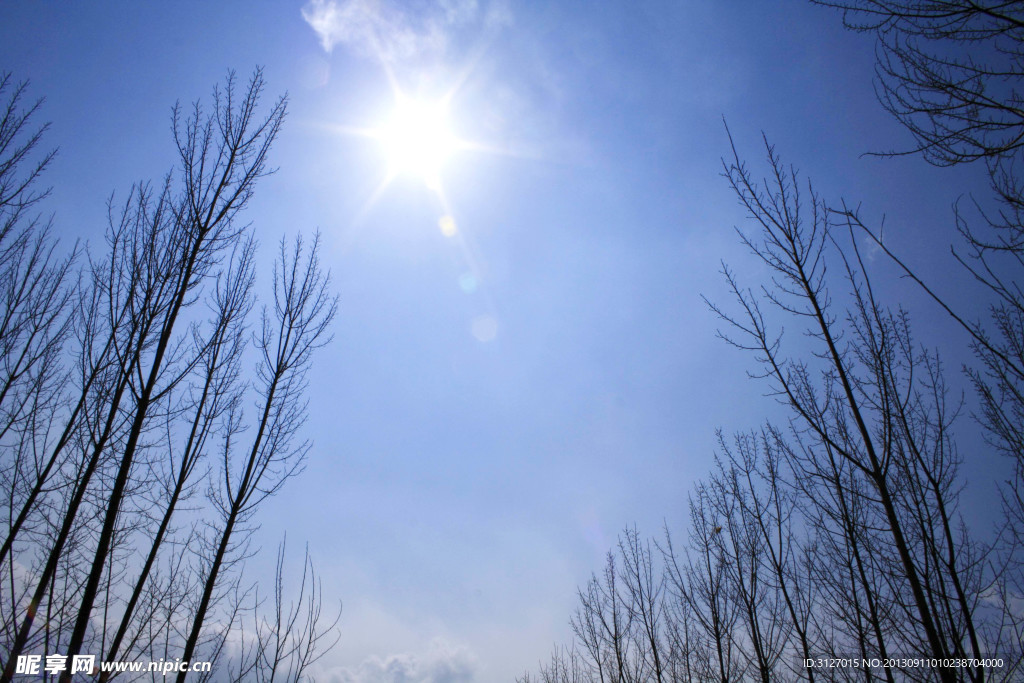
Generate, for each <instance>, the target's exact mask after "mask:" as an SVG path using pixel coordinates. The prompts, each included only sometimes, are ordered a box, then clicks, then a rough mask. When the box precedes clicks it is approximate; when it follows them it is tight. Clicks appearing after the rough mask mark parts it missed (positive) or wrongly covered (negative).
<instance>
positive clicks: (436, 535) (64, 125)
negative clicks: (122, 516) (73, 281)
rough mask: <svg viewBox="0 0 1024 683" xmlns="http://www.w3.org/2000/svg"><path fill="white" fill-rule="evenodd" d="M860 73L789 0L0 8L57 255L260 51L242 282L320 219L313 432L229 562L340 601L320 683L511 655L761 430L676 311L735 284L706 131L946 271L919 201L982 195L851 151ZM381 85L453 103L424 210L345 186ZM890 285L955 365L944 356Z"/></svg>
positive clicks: (934, 331) (683, 313) (380, 104)
mask: <svg viewBox="0 0 1024 683" xmlns="http://www.w3.org/2000/svg"><path fill="white" fill-rule="evenodd" d="M873 60H874V52H873V43H872V40H871V39H870V38H868V37H867V36H860V35H856V34H852V33H849V32H846V31H844V30H843V28H842V26H841V22H840V18H839V16H837V15H836V14H834V13H832V12H830V11H827V10H824V9H821V8H816V7H813V6H811V5H809V4H808V3H806V2H802V1H800V0H786V1H782V0H780V1H779V2H754V1H753V0H750V1H746V2H743V1H737V2H719V1H715V0H693V1H686V2H640V3H610V2H600V3H591V2H582V1H581V2H557V3H530V2H512V1H511V0H510V1H508V2H489V1H488V0H446V1H443V2H426V1H419V2H408V3H401V2H386V1H383V0H381V1H373V0H320V1H319V2H309V3H307V4H303V3H285V2H269V1H267V2H245V3H241V2H217V3H210V2H179V3H159V4H158V3H137V2H121V3H104V4H99V3H55V2H50V3H47V2H34V3H5V4H4V5H3V7H2V8H0V68H4V69H9V70H12V71H13V72H14V74H15V75H16V77H18V78H28V79H30V80H31V83H32V93H33V94H35V95H39V96H45V97H46V104H45V107H44V109H43V116H44V117H45V118H46V119H48V120H50V121H52V128H51V130H50V133H49V136H48V141H49V143H50V144H51V145H55V146H59V148H60V154H59V156H58V158H57V161H56V162H55V164H54V166H53V168H52V170H51V172H50V174H49V176H48V181H49V183H51V184H52V185H53V194H52V196H51V198H50V203H49V205H48V209H49V210H51V211H53V212H54V215H55V229H56V231H57V232H58V233H59V234H60V235H61V236H62V237H63V238H65V239H67V240H72V239H79V238H80V239H84V240H87V241H89V242H92V243H94V244H99V243H101V240H102V234H103V228H104V225H105V201H106V199H107V198H108V197H109V196H110V194H111V192H114V191H117V192H120V193H124V192H126V191H127V189H128V187H129V186H130V184H131V183H132V182H133V181H136V180H139V179H145V178H157V177H160V176H161V175H162V174H163V173H165V172H166V171H167V169H168V168H169V165H170V164H171V162H172V161H173V158H174V157H173V147H172V142H171V138H170V135H169V112H170V107H171V105H172V104H173V103H174V102H175V101H177V100H180V101H182V102H189V101H192V100H194V99H197V98H202V97H205V96H207V95H208V94H209V92H210V90H211V87H212V86H213V84H215V83H217V82H220V81H222V79H223V77H224V74H225V73H226V71H227V69H229V68H234V69H237V70H238V71H239V73H240V74H247V73H248V72H249V71H250V70H251V69H252V68H253V67H254V66H256V65H262V66H263V67H264V68H265V75H266V79H267V84H268V95H274V94H277V93H284V92H286V91H287V93H288V95H289V98H290V104H289V115H288V119H287V122H286V127H285V129H284V131H283V133H282V135H281V137H280V138H279V141H278V143H277V145H276V147H275V149H274V152H273V159H272V161H273V164H274V165H275V166H278V167H279V169H280V170H279V171H278V172H277V173H276V174H275V175H274V176H272V177H270V178H267V179H265V180H264V181H263V182H262V183H261V185H260V186H259V188H258V190H257V195H256V197H255V199H254V201H253V203H252V205H251V210H250V211H249V214H248V218H249V219H250V220H251V221H252V222H253V224H254V226H255V230H256V233H257V235H258V236H259V238H260V240H261V242H262V244H263V247H264V248H263V249H262V252H261V258H262V259H264V261H265V262H266V263H267V264H269V260H270V258H271V257H272V249H271V247H272V246H273V244H274V243H275V242H276V241H277V240H278V239H279V238H280V236H281V235H283V234H294V233H295V232H296V231H304V232H309V231H312V230H313V229H319V230H321V231H322V233H323V240H324V247H325V253H324V260H325V263H326V265H328V266H329V267H330V268H331V271H332V277H333V281H334V286H335V290H336V291H337V293H338V295H339V297H340V311H339V315H338V317H337V319H336V322H335V326H334V333H335V337H334V341H333V343H332V344H331V345H329V346H328V347H326V348H325V349H323V350H322V352H321V353H320V355H319V357H318V358H317V359H316V361H315V366H314V372H313V373H312V376H311V382H310V409H309V420H308V424H307V429H308V434H309V436H310V437H311V438H312V439H313V440H314V442H315V446H314V448H313V450H312V452H311V455H310V460H309V463H308V466H307V468H306V471H305V472H304V473H303V474H302V475H301V477H299V478H298V479H296V480H294V481H292V482H291V483H290V484H289V485H288V486H287V488H286V489H285V490H284V491H283V492H282V493H281V494H280V495H279V496H278V497H277V498H276V499H274V500H272V501H270V502H269V503H268V504H267V505H266V506H265V508H264V509H263V510H262V513H261V521H262V523H263V531H262V536H261V538H262V540H263V542H264V545H265V547H266V548H268V549H269V550H271V552H268V553H267V554H266V555H265V556H264V557H261V558H257V559H256V560H254V561H253V562H251V563H250V571H251V573H252V575H253V576H254V577H256V576H260V575H261V573H263V572H266V571H268V568H270V567H271V566H272V559H273V558H272V548H273V546H274V545H275V544H276V542H277V539H279V538H280V536H281V535H282V534H283V533H284V532H285V531H287V532H288V538H289V543H290V544H291V545H292V547H293V548H295V547H296V546H297V545H298V544H300V543H304V542H308V543H309V545H310V548H311V552H312V554H313V556H314V558H315V561H316V563H317V567H318V570H319V571H320V573H321V575H322V576H323V578H324V583H325V592H326V594H327V595H328V597H329V599H332V600H343V601H344V606H345V607H344V615H343V619H342V622H341V629H342V640H341V642H340V644H339V646H338V647H337V649H336V650H335V651H334V652H333V653H332V654H331V655H330V657H329V658H328V659H326V660H325V661H324V663H323V664H324V669H325V676H324V680H337V681H339V682H350V681H359V682H360V683H376V682H377V681H399V680H415V681H435V682H436V683H441V682H442V681H497V680H510V679H511V678H512V676H513V675H515V674H516V673H519V672H521V671H523V670H524V669H527V668H530V667H533V666H534V665H535V664H536V662H537V660H538V659H541V658H543V657H545V656H546V654H547V653H548V652H549V651H550V647H551V645H552V644H553V643H554V642H556V641H564V640H566V639H567V638H568V636H569V627H568V618H569V615H570V613H571V611H572V609H573V607H574V603H575V598H576V594H575V591H576V586H577V585H579V584H581V583H583V582H585V581H586V579H587V578H588V576H589V574H590V572H592V571H595V570H597V569H599V567H600V562H601V559H602V556H603V554H604V553H605V552H606V551H607V550H608V548H609V546H610V545H611V544H613V543H614V542H615V538H616V535H617V533H618V531H619V530H621V529H622V528H623V527H624V526H626V525H631V524H634V523H635V524H637V525H638V527H639V528H640V530H641V532H643V533H656V532H657V531H658V529H659V528H660V526H661V525H662V523H663V521H667V522H668V523H669V525H671V526H674V527H677V528H682V527H683V525H684V524H685V509H686V496H687V493H688V491H689V490H690V488H691V485H692V484H693V482H694V481H696V480H697V479H699V478H701V477H702V476H703V475H704V474H705V473H706V472H707V471H708V470H709V468H710V466H711V463H712V457H713V451H714V434H715V429H716V428H719V427H721V428H723V429H725V430H726V431H732V430H736V429H746V428H751V427H755V426H757V425H758V424H759V423H761V422H762V421H763V420H764V419H765V417H767V416H769V415H771V414H773V413H776V414H777V410H778V409H777V408H776V407H775V406H773V405H772V404H771V403H770V402H768V401H767V400H766V399H764V398H763V397H762V396H761V393H762V392H763V387H761V386H759V385H757V384H755V383H753V382H750V381H749V380H747V378H746V371H747V370H748V369H750V359H749V358H746V357H744V356H742V355H740V354H737V353H736V352H734V351H733V350H731V349H729V348H727V347H725V345H724V344H722V343H721V342H720V341H718V340H716V339H715V337H714V331H715V326H716V325H715V320H714V318H713V316H712V314H711V313H710V312H709V311H708V310H707V309H706V307H705V306H704V304H703V303H702V301H701V298H700V295H701V294H704V295H707V296H708V297H710V298H712V299H719V300H721V299H724V298H725V290H724V287H723V285H722V282H721V279H720V278H719V276H718V274H717V273H718V270H719V263H720V261H721V260H723V259H724V260H727V261H729V262H730V263H732V264H733V265H735V266H736V267H737V268H738V270H739V272H740V273H741V276H742V277H744V278H746V281H748V282H749V283H750V284H756V282H757V278H758V277H759V274H760V273H759V271H758V269H757V268H756V266H754V265H752V262H751V261H750V260H749V259H748V258H747V256H746V255H745V254H744V253H743V250H742V248H741V247H740V245H739V244H738V242H737V239H736V236H735V233H734V232H733V230H732V228H733V226H734V225H742V223H743V219H744V217H743V215H742V213H741V211H740V209H739V208H738V206H737V204H736V201H735V199H734V198H733V197H732V196H731V194H730V192H729V190H728V188H727V186H726V184H725V182H724V180H723V179H722V178H721V177H720V171H721V168H720V157H721V156H722V155H723V154H725V153H727V152H728V139H727V137H726V134H725V129H724V127H723V117H724V118H725V119H726V120H727V121H728V123H729V126H730V128H731V130H732V132H733V135H734V137H735V139H736V142H737V144H738V145H739V147H740V149H741V152H742V153H743V154H744V155H745V156H746V157H747V158H748V159H749V160H750V161H751V162H752V163H755V164H759V163H761V161H762V159H763V154H762V149H761V147H760V144H761V143H760V133H761V131H764V132H765V133H766V134H767V135H768V136H769V138H770V139H771V140H772V142H773V143H775V144H776V145H777V147H778V149H779V151H780V152H781V153H782V154H783V156H784V158H785V159H787V160H789V161H791V162H793V163H794V164H796V165H797V166H798V167H800V168H801V169H802V172H803V175H804V176H806V177H811V178H813V179H814V180H815V184H816V187H817V189H818V190H819V191H821V192H822V193H823V194H825V195H826V196H827V197H830V198H833V199H838V198H839V197H846V198H848V199H849V200H850V201H852V202H853V203H861V202H862V203H863V207H864V212H865V215H866V216H868V217H869V218H874V219H879V218H880V217H881V216H882V215H883V214H884V215H885V216H886V230H887V235H888V236H889V237H890V238H891V240H892V244H893V246H894V248H895V249H897V250H899V251H902V252H903V253H909V254H912V257H911V258H910V260H911V261H913V262H915V263H916V264H918V265H919V267H921V268H922V269H923V271H924V272H925V273H937V272H940V271H941V269H943V268H948V267H949V263H950V260H949V256H948V246H949V244H950V243H951V242H952V241H953V240H954V230H953V225H952V219H951V216H950V212H949V207H950V204H951V202H952V201H953V199H955V197H956V196H957V195H959V194H961V193H962V192H963V191H964V188H969V189H971V188H974V189H978V190H981V191H983V179H982V177H981V176H980V175H979V173H980V169H955V170H950V169H935V168H932V167H929V166H927V165H925V164H924V163H923V162H922V161H920V160H919V159H916V158H902V159H878V158H874V157H865V156H863V153H864V152H867V151H879V150H886V149H891V148H900V147H905V146H907V145H908V144H909V140H908V137H907V134H906V133H905V132H904V131H903V130H902V129H900V128H899V127H898V125H897V124H896V123H895V122H894V121H892V120H891V119H890V118H889V117H888V116H887V115H886V114H885V113H884V112H883V111H882V110H881V108H880V107H879V106H878V104H877V102H876V101H875V98H874V94H873V90H872V80H871V79H872V75H873V72H872V70H873ZM396 85H397V87H398V88H400V89H401V90H402V92H404V93H406V94H408V95H410V96H418V97H425V98H430V97H437V96H439V95H441V94H446V93H448V94H451V100H450V110H449V111H450V125H451V128H452V130H453V132H454V133H455V134H456V135H457V136H459V137H460V138H462V139H465V140H469V141H473V142H474V143H478V146H479V147H481V148H484V149H470V150H464V151H460V152H457V153H456V154H455V155H454V156H453V157H452V158H451V159H449V161H448V163H447V164H446V165H445V167H444V169H443V170H442V173H441V183H442V187H443V191H444V197H445V200H444V201H445V202H446V204H445V203H443V202H442V200H441V199H440V198H439V196H438V195H437V193H436V192H434V191H433V190H432V189H430V188H428V187H427V186H426V185H425V184H424V183H423V182H422V181H421V179H419V178H416V177H408V176H402V177H398V178H396V179H395V180H394V181H393V182H391V183H389V184H387V186H386V187H384V189H383V191H381V192H379V193H378V194H376V195H375V192H376V191H377V190H378V189H379V188H380V186H381V183H382V181H383V179H384V178H385V176H386V175H387V172H388V169H387V160H386V159H385V157H384V155H383V153H382V150H381V145H380V144H379V143H377V142H376V141H374V140H372V139H369V138H366V137H363V136H359V135H353V134H351V132H350V131H351V130H352V129H355V128H373V127H376V126H380V125H381V124H382V122H383V121H384V120H385V119H386V117H387V116H388V115H389V112H390V110H391V108H392V107H393V106H394V87H395V86H396ZM446 212H448V213H450V215H451V216H452V217H453V219H454V221H455V223H456V225H457V228H458V233H457V235H456V236H455V237H449V236H446V235H445V234H443V232H442V231H441V230H440V229H439V227H438V220H439V218H440V217H441V216H442V215H443V214H445V213H446ZM879 268H880V269H881V270H882V271H883V273H882V275H884V274H885V273H884V264H880V265H879ZM264 270H265V272H269V266H267V267H266V268H264ZM470 276H472V279H469V278H470ZM886 282H887V283H888V284H887V285H886V286H890V285H891V289H890V290H889V291H891V296H893V297H894V298H895V299H898V300H901V301H904V302H905V303H906V304H907V305H908V306H910V307H911V310H912V311H920V314H919V316H918V318H917V320H918V328H917V329H918V331H919V335H920V336H921V337H923V338H926V339H928V340H929V341H931V342H932V343H934V344H937V345H939V346H940V348H943V349H944V348H946V347H948V349H949V351H950V353H952V354H954V355H953V358H954V362H953V363H952V364H951V365H952V366H953V367H955V366H956V365H957V364H958V361H956V358H957V357H956V356H955V353H956V349H957V348H958V346H959V344H962V342H963V339H961V338H959V337H957V335H956V333H955V332H954V331H950V330H949V329H948V328H947V326H946V325H945V322H944V321H943V320H942V319H941V318H939V317H938V316H936V315H935V311H934V310H932V309H931V308H929V307H928V306H927V302H925V301H924V300H923V298H922V297H921V296H920V295H919V293H917V292H915V291H913V290H911V289H910V288H909V287H907V286H906V285H900V284H899V283H897V282H895V281H893V282H891V283H890V282H889V281H886ZM950 290H951V291H948V292H946V294H948V295H949V296H950V297H951V299H952V301H953V303H954V304H956V305H959V306H960V307H961V309H962V310H971V307H972V306H976V305H977V304H976V301H977V299H976V298H974V297H976V293H972V292H970V291H969V289H963V288H956V289H953V288H950ZM977 488H980V487H977ZM968 493H969V496H971V495H974V496H984V495H986V491H985V490H975V491H969V492H968ZM968 500H971V498H970V497H969V498H968ZM968 514H970V511H969V510H968ZM297 552H298V551H297V550H296V555H297ZM295 559H296V560H297V557H296V558H295ZM403 673H404V675H406V676H407V678H401V677H400V674H403Z"/></svg>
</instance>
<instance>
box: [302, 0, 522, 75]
mask: <svg viewBox="0 0 1024 683" xmlns="http://www.w3.org/2000/svg"><path fill="white" fill-rule="evenodd" d="M302 17H303V18H304V19H305V20H306V22H307V23H308V24H309V25H310V26H311V27H312V28H313V30H314V31H315V32H316V34H317V36H318V37H319V39H320V44H321V46H323V48H324V50H326V51H328V52H330V51H332V50H333V49H334V48H335V47H336V46H338V45H342V46H344V47H346V48H348V49H350V50H352V51H353V52H355V53H357V54H359V55H362V56H370V57H376V58H379V59H380V60H382V61H383V62H385V63H386V64H396V63H401V62H405V61H410V60H413V59H416V60H421V59H436V58H442V57H444V56H445V54H446V53H447V52H448V51H449V49H450V48H451V44H452V39H453V34H454V32H456V31H458V30H460V29H464V28H480V27H481V24H482V25H483V26H484V27H494V26H498V25H504V24H506V23H508V22H509V20H510V15H509V13H508V10H507V8H506V7H505V5H504V3H501V2H492V3H489V4H488V6H487V7H486V8H481V7H480V4H479V3H478V1H477V0H441V2H436V3H418V4H413V5H412V6H407V7H404V8H403V7H400V6H399V5H397V4H396V3H390V2H381V1H380V0H310V2H309V3H308V4H307V5H306V6H305V7H303V8H302Z"/></svg>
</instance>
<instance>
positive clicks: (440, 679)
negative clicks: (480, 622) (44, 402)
mask: <svg viewBox="0 0 1024 683" xmlns="http://www.w3.org/2000/svg"><path fill="white" fill-rule="evenodd" d="M478 669H479V663H478V660H477V658H476V657H475V656H474V655H473V653H472V652H470V651H469V650H468V649H467V648H465V647H463V646H461V645H455V644H452V643H449V642H447V641H445V640H441V639H435V640H433V641H431V643H430V646H429V648H428V649H427V651H426V652H421V653H403V654H394V655H389V656H388V657H385V658H381V657H376V656H372V657H368V658H367V659H365V660H364V661H363V662H362V664H360V665H359V666H358V667H356V668H354V669H353V668H345V669H340V670H335V671H333V672H331V673H330V674H329V680H331V681H332V683H473V682H474V681H475V680H477V679H476V676H477V672H478Z"/></svg>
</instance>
